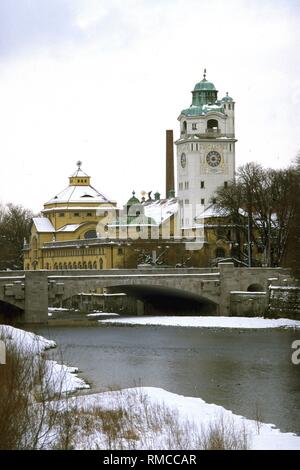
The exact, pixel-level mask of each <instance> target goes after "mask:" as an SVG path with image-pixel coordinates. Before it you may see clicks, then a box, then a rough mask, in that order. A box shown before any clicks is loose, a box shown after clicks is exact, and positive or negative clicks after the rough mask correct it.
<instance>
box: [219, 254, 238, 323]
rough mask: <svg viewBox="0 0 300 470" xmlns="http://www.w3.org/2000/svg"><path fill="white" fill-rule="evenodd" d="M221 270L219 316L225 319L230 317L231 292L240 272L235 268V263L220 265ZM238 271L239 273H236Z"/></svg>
mask: <svg viewBox="0 0 300 470" xmlns="http://www.w3.org/2000/svg"><path fill="white" fill-rule="evenodd" d="M218 268H219V270H220V302H219V305H218V315H221V316H223V317H229V316H230V291H231V290H232V284H235V282H236V277H237V279H238V276H239V272H238V270H237V269H235V268H234V264H233V263H219V264H218ZM236 271H237V272H236Z"/></svg>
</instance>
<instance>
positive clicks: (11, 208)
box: [0, 204, 32, 270]
mask: <svg viewBox="0 0 300 470" xmlns="http://www.w3.org/2000/svg"><path fill="white" fill-rule="evenodd" d="M31 224H32V212H31V211H30V210H28V209H24V208H23V207H22V206H19V205H14V204H7V205H6V206H0V270H6V269H23V244H24V239H27V240H28V239H29V238H30V229H31Z"/></svg>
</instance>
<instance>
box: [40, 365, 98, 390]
mask: <svg viewBox="0 0 300 470" xmlns="http://www.w3.org/2000/svg"><path fill="white" fill-rule="evenodd" d="M46 367H47V372H46V380H47V386H48V387H49V391H51V392H52V393H72V392H75V391H76V390H81V389H85V388H90V386H89V385H88V384H87V383H85V381H84V380H83V379H80V378H79V377H77V375H76V373H77V372H78V369H77V367H69V366H66V365H64V364H58V362H56V361H52V360H47V361H46Z"/></svg>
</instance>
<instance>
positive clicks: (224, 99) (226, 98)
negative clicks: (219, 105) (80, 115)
mask: <svg viewBox="0 0 300 470" xmlns="http://www.w3.org/2000/svg"><path fill="white" fill-rule="evenodd" d="M221 101H226V102H227V101H233V98H231V96H228V91H227V93H226V96H224V98H222V99H221Z"/></svg>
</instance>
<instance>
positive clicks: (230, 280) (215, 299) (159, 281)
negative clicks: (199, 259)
mask: <svg viewBox="0 0 300 470" xmlns="http://www.w3.org/2000/svg"><path fill="white" fill-rule="evenodd" d="M287 275H288V271H287V270H284V269H281V268H240V267H239V268H235V267H234V265H233V264H232V263H219V265H218V267H217V268H180V269H179V268H145V269H121V270H118V269H113V270H101V271H96V270H76V271H45V270H40V271H8V272H6V271H5V272H0V312H1V311H5V310H6V311H11V310H12V311H15V312H17V313H19V315H20V318H21V321H22V322H24V323H45V322H47V320H48V304H50V305H53V304H55V303H57V302H62V301H64V300H66V299H68V298H70V297H73V296H74V295H77V294H78V293H82V292H92V291H95V289H97V288H110V289H114V290H117V291H119V292H126V293H128V294H129V295H133V296H134V297H136V298H137V299H140V300H141V299H142V300H144V301H145V302H147V299H148V298H150V297H151V296H152V297H153V296H154V297H155V296H156V297H160V298H161V297H164V298H173V299H174V298H175V299H181V300H182V301H184V300H185V299H186V300H192V301H195V302H199V303H200V304H201V302H202V303H206V304H210V305H211V306H215V312H216V313H217V314H220V315H230V296H231V292H232V291H235V292H236V291H242V292H245V291H251V292H253V291H256V292H257V291H260V292H263V291H267V287H268V284H269V282H270V281H269V280H270V278H272V279H278V278H280V277H282V276H287ZM140 313H142V312H140Z"/></svg>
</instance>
